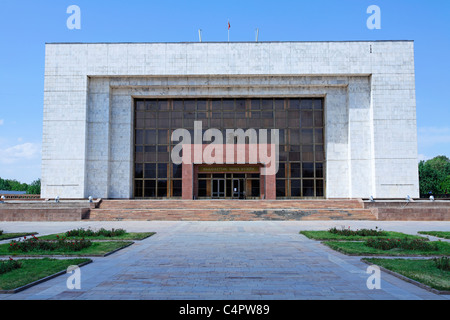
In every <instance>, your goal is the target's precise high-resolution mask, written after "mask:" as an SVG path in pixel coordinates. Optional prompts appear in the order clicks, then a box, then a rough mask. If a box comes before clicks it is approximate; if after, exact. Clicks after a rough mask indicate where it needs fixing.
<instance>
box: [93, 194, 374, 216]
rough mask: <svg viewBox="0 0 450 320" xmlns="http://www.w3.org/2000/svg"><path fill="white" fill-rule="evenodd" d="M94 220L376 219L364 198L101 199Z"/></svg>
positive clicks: (95, 210)
mask: <svg viewBox="0 0 450 320" xmlns="http://www.w3.org/2000/svg"><path fill="white" fill-rule="evenodd" d="M88 218H89V219H90V220H95V221H114V220H141V221H142V220H144V221H262V220H271V221H293V220H375V219H376V217H375V215H374V214H372V212H371V210H370V209H366V208H364V204H363V202H362V201H361V200H357V199H355V200H276V201H267V200H266V201H260V200H195V201H194V200H102V201H101V202H100V204H99V205H98V206H96V208H91V210H90V214H89V217H88Z"/></svg>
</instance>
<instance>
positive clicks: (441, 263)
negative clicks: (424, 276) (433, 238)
mask: <svg viewBox="0 0 450 320" xmlns="http://www.w3.org/2000/svg"><path fill="white" fill-rule="evenodd" d="M433 261H434V263H435V265H436V267H437V268H438V269H441V270H444V271H450V259H449V257H440V258H434V259H433Z"/></svg>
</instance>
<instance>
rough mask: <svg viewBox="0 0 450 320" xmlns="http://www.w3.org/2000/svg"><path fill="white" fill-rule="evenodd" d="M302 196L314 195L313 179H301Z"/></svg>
mask: <svg viewBox="0 0 450 320" xmlns="http://www.w3.org/2000/svg"><path fill="white" fill-rule="evenodd" d="M303 196H304V197H314V180H303Z"/></svg>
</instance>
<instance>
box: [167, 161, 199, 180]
mask: <svg viewBox="0 0 450 320" xmlns="http://www.w3.org/2000/svg"><path fill="white" fill-rule="evenodd" d="M182 176H183V165H181V164H173V165H172V177H174V178H181V177H182ZM199 176H200V175H199Z"/></svg>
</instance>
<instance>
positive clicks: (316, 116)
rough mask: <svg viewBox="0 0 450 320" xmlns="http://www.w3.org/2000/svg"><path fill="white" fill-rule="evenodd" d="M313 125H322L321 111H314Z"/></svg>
mask: <svg viewBox="0 0 450 320" xmlns="http://www.w3.org/2000/svg"><path fill="white" fill-rule="evenodd" d="M314 126H315V127H323V113H322V111H314Z"/></svg>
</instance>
